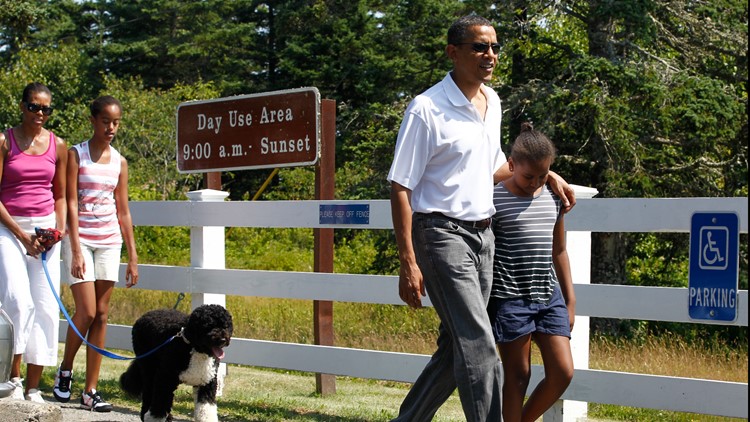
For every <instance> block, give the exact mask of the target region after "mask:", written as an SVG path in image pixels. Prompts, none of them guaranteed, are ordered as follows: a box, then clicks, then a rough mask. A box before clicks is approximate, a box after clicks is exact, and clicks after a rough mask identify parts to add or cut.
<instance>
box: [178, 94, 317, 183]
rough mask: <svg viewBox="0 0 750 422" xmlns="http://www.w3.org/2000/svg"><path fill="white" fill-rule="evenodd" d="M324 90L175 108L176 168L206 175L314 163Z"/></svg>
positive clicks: (206, 102) (219, 99)
mask: <svg viewBox="0 0 750 422" xmlns="http://www.w3.org/2000/svg"><path fill="white" fill-rule="evenodd" d="M319 153H320V93H319V92H318V90H317V88H299V89H291V90H284V91H272V92H265V93H261V94H252V95H238V96H236V97H226V98H218V99H214V100H206V101H189V102H185V103H182V104H180V105H179V107H177V170H178V171H179V172H181V173H202V172H212V171H224V170H242V169H260V168H269V167H292V166H306V165H313V164H315V163H316V162H317V160H318V157H319Z"/></svg>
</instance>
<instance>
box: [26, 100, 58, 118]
mask: <svg viewBox="0 0 750 422" xmlns="http://www.w3.org/2000/svg"><path fill="white" fill-rule="evenodd" d="M24 104H26V110H29V111H30V112H32V113H38V112H39V110H41V111H42V114H44V115H45V116H49V115H50V114H52V111H53V110H54V109H53V108H52V107H49V106H43V105H39V104H36V103H26V102H25V103H24Z"/></svg>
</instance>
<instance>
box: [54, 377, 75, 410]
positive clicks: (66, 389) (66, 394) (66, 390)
mask: <svg viewBox="0 0 750 422" xmlns="http://www.w3.org/2000/svg"><path fill="white" fill-rule="evenodd" d="M72 382H73V371H72V370H71V371H63V370H61V369H60V368H57V373H56V374H55V386H54V387H53V388H52V395H53V396H55V400H57V401H59V402H60V403H67V402H69V401H70V384H71V383H72Z"/></svg>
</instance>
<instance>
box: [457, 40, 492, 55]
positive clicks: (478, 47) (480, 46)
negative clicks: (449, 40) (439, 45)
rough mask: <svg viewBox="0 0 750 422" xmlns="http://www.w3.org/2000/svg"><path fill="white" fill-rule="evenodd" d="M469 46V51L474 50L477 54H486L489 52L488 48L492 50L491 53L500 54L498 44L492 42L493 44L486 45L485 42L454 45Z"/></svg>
mask: <svg viewBox="0 0 750 422" xmlns="http://www.w3.org/2000/svg"><path fill="white" fill-rule="evenodd" d="M465 44H469V45H471V49H472V50H474V51H475V52H477V53H483V54H484V53H486V52H487V51H489V49H490V48H492V52H493V53H495V54H498V53H500V44H499V43H496V42H493V43H491V44H490V43H487V42H460V43H458V44H454V45H465Z"/></svg>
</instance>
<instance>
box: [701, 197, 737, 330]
mask: <svg viewBox="0 0 750 422" xmlns="http://www.w3.org/2000/svg"><path fill="white" fill-rule="evenodd" d="M738 273H739V218H738V217H737V214H735V213H704V212H697V213H695V214H693V217H692V219H691V224H690V269H689V276H688V293H689V295H688V313H689V315H690V318H691V319H700V320H707V321H734V320H736V319H737V288H738V282H739V278H738Z"/></svg>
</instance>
